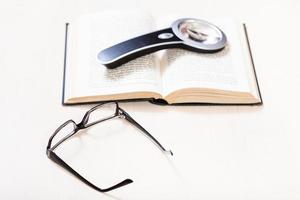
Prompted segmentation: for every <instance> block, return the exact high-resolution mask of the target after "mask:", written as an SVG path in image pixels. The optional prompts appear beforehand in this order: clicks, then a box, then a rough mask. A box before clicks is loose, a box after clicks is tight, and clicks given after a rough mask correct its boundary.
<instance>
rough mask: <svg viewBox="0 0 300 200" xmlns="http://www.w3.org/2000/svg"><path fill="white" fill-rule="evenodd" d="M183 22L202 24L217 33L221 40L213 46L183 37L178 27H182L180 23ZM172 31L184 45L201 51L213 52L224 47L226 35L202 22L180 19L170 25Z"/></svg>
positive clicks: (211, 25) (215, 27)
mask: <svg viewBox="0 0 300 200" xmlns="http://www.w3.org/2000/svg"><path fill="white" fill-rule="evenodd" d="M185 22H197V23H202V24H205V25H206V26H208V27H210V28H212V29H213V30H215V31H217V32H218V33H219V35H220V36H221V39H220V40H219V41H218V42H216V43H215V44H205V43H202V42H199V41H194V40H192V39H190V38H187V37H185V36H184V35H183V34H182V33H181V32H180V30H179V28H180V25H182V23H185ZM172 30H173V32H174V33H175V35H176V36H177V37H178V38H180V39H181V40H182V41H183V43H184V44H186V45H188V46H191V47H194V48H197V49H201V50H207V51H215V50H219V49H222V48H224V47H225V45H226V41H227V39H226V35H225V34H224V33H223V31H222V30H221V29H220V28H218V27H217V26H215V25H213V24H211V23H209V22H207V21H204V20H200V19H194V18H182V19H178V20H176V21H175V22H173V23H172Z"/></svg>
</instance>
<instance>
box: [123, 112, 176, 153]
mask: <svg viewBox="0 0 300 200" xmlns="http://www.w3.org/2000/svg"><path fill="white" fill-rule="evenodd" d="M119 110H120V111H121V112H120V114H121V115H123V116H124V117H125V119H126V120H127V121H128V122H129V123H131V124H132V125H134V126H135V127H137V128H138V129H140V130H141V131H142V132H143V133H144V134H146V136H148V137H149V138H150V139H151V140H152V141H153V142H154V143H155V144H156V145H157V146H158V147H159V148H160V149H161V150H162V151H164V152H166V153H169V154H170V155H172V156H173V152H172V151H171V150H166V149H165V148H164V147H163V146H162V145H161V144H160V143H159V142H158V141H157V140H156V139H155V138H154V137H153V136H152V135H151V134H150V133H149V132H148V131H147V130H146V129H144V127H142V126H141V125H140V124H139V123H138V122H137V121H135V120H134V119H133V118H132V117H131V116H130V115H129V114H128V113H127V112H126V111H124V110H123V109H122V108H120V107H119Z"/></svg>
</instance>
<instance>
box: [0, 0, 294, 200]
mask: <svg viewBox="0 0 300 200" xmlns="http://www.w3.org/2000/svg"><path fill="white" fill-rule="evenodd" d="M113 8H118V9H122V8H136V9H140V8H142V9H145V10H149V11H150V12H152V13H153V14H154V15H156V14H161V13H163V12H181V13H186V15H188V14H189V12H190V13H191V14H193V15H196V14H199V16H206V15H207V16H211V15H212V16H233V17H236V18H238V19H240V20H243V21H245V22H246V23H247V24H248V28H249V34H250V39H251V45H252V49H253V56H254V60H255V64H256V69H257V74H258V78H259V82H260V87H261V92H262V95H263V99H264V105H263V106H249V107H237V106H228V107H221V106H213V107H211V106H196V107H182V106H179V107H162V106H156V105H152V104H150V103H147V102H140V103H122V104H121V107H122V108H124V109H125V110H126V111H127V112H128V113H130V114H131V115H132V116H133V117H134V118H135V119H136V120H137V121H138V122H140V123H141V124H142V125H143V126H144V127H145V128H146V129H148V130H149V131H150V132H151V133H152V134H153V135H154V136H156V137H157V139H159V141H160V142H161V143H162V144H163V145H164V146H166V148H171V149H172V150H173V152H174V156H173V157H169V156H165V155H163V154H162V153H161V152H160V151H159V150H158V149H157V148H156V146H155V145H153V144H152V143H151V142H150V141H149V140H148V139H147V138H146V137H144V136H143V135H142V134H141V133H140V132H139V131H138V130H136V129H135V128H133V127H131V126H130V125H128V124H127V123H125V122H123V121H120V120H114V121H111V122H108V123H107V124H105V125H103V126H102V125H100V126H97V128H95V129H93V130H91V131H88V132H86V133H85V134H81V136H80V137H75V138H74V139H73V140H71V141H70V142H69V143H68V144H66V145H65V146H64V148H62V149H61V150H62V151H59V153H60V155H61V156H62V157H63V158H64V159H65V160H67V161H68V162H69V163H72V165H73V166H74V167H76V169H78V170H79V171H82V173H85V174H86V176H87V177H89V178H90V179H92V180H94V181H95V182H96V183H97V184H98V185H99V186H102V187H104V186H109V185H110V184H113V183H116V182H118V181H120V180H122V179H124V178H132V179H133V180H134V181H135V182H134V183H133V184H130V185H128V186H125V187H123V188H120V189H118V190H115V191H112V192H109V193H107V194H101V193H98V192H96V191H94V190H93V189H91V188H89V187H87V186H85V185H84V184H82V183H81V182H79V181H78V180H77V179H75V178H73V177H72V176H70V175H69V174H68V173H66V172H65V171H64V170H62V169H61V168H59V167H58V166H57V165H55V164H54V163H53V162H51V161H50V160H49V159H48V158H47V157H46V154H45V148H46V144H47V140H48V138H49V136H50V135H51V134H52V132H53V131H54V130H55V129H56V128H57V127H58V126H59V125H60V124H61V123H62V122H64V121H65V120H67V119H70V118H72V119H74V120H76V121H79V120H80V119H81V117H82V115H83V114H84V112H85V111H86V110H87V109H88V108H90V107H91V106H88V105H86V106H75V107H63V106H62V105H61V83H62V66H63V46H64V23H65V22H66V21H68V20H69V19H71V18H73V17H76V16H78V15H80V14H82V13H88V12H98V11H103V10H107V9H113ZM299 35H300V3H299V1H297V0H294V1H292V0H290V1H289V0H284V1H275V0H273V1H271V0H257V1H254V0H252V1H234V0H230V1H221V0H220V1H217V0H205V1H202V0H185V1H174V0H164V1H137V0H131V1H115V0H111V1H104V0H93V1H85V0H77V1H71V0H69V1H60V0H51V1H50V0H49V1H37V0H35V1H34V0H27V1H21V0H12V1H4V0H1V2H0V92H1V98H0V111H1V115H0V121H1V123H0V124H1V132H0V157H1V162H0V199H139V200H142V199H152V200H153V199H174V200H175V199H230V200H233V199H300V156H299V154H300V128H299V124H300V118H299V114H300V106H299V102H300V90H299V89H300V50H299V46H300V37H299ZM71 150H72V151H71Z"/></svg>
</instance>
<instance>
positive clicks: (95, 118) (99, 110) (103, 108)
mask: <svg viewBox="0 0 300 200" xmlns="http://www.w3.org/2000/svg"><path fill="white" fill-rule="evenodd" d="M116 112H117V104H116V103H105V104H103V105H100V106H98V107H95V108H94V110H93V111H92V112H91V113H90V116H89V120H88V123H87V125H90V124H93V123H97V122H99V121H102V120H105V119H107V118H111V117H114V116H115V114H116Z"/></svg>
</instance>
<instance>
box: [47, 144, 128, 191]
mask: <svg viewBox="0 0 300 200" xmlns="http://www.w3.org/2000/svg"><path fill="white" fill-rule="evenodd" d="M47 155H48V157H49V158H50V159H51V160H53V161H54V162H55V163H57V164H58V165H60V166H61V167H63V168H64V169H66V170H67V171H69V172H70V173H71V174H73V175H74V176H75V177H77V178H78V179H80V180H81V181H82V182H84V183H85V184H87V185H88V186H90V187H91V188H93V189H95V190H97V191H99V192H108V191H110V190H114V189H117V188H119V187H122V186H125V185H128V184H130V183H132V182H133V181H132V180H131V179H125V180H124V181H122V182H120V183H118V184H116V185H114V186H111V187H109V188H105V189H101V188H99V187H97V186H95V185H94V184H92V183H91V182H89V181H88V180H86V179H85V178H84V177H83V176H81V175H80V174H78V173H77V172H76V171H75V170H74V169H73V168H71V167H70V166H69V165H68V164H67V163H66V162H65V161H63V160H62V159H61V158H60V157H59V156H57V155H56V154H55V153H54V152H53V151H51V150H49V149H48V150H47Z"/></svg>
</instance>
